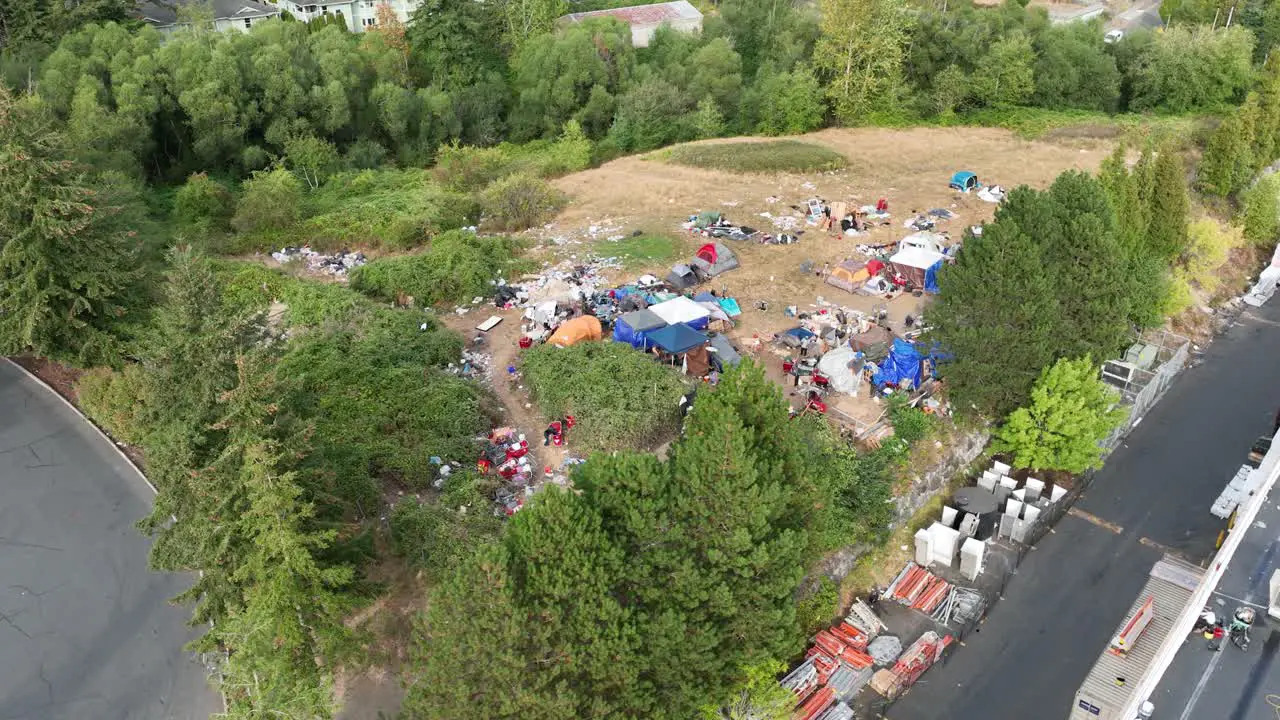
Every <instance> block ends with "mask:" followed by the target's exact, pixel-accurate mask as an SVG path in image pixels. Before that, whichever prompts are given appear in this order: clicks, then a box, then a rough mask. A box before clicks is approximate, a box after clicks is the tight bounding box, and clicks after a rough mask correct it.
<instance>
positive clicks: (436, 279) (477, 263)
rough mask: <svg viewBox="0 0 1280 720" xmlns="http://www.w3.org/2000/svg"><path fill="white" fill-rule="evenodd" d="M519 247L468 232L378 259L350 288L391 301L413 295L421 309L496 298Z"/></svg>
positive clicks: (364, 268)
mask: <svg viewBox="0 0 1280 720" xmlns="http://www.w3.org/2000/svg"><path fill="white" fill-rule="evenodd" d="M515 249H516V244H515V243H514V242H513V241H511V240H509V239H507V238H502V237H480V236H476V235H474V234H472V233H469V232H466V231H465V230H452V231H450V232H447V233H444V234H443V235H439V236H437V237H436V238H435V239H434V240H432V241H431V247H430V248H429V249H428V250H427V251H426V252H422V253H419V254H417V255H402V256H398V257H388V258H382V259H379V260H374V261H373V262H370V263H369V264H367V265H363V266H361V267H358V268H355V269H354V270H352V271H351V275H350V277H351V287H352V288H353V289H355V290H358V291H360V292H362V293H365V294H366V295H370V296H372V297H376V298H379V299H382V300H386V301H388V302H390V301H395V300H397V299H399V297H400V296H401V295H408V296H410V297H412V298H413V299H414V301H415V302H416V303H417V304H419V305H424V306H425V305H434V304H435V303H438V302H448V301H452V302H463V301H466V300H470V299H471V298H473V297H475V296H477V295H481V296H484V295H490V294H492V293H493V285H492V283H493V280H494V279H495V278H496V277H497V276H498V275H499V274H501V273H502V272H503V271H505V270H507V269H509V268H510V267H511V265H512V262H513V260H514V256H515Z"/></svg>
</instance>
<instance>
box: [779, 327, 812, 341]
mask: <svg viewBox="0 0 1280 720" xmlns="http://www.w3.org/2000/svg"><path fill="white" fill-rule="evenodd" d="M783 334H784V335H790V336H791V337H793V338H795V339H797V340H804V339H805V338H811V337H818V336H817V335H816V334H814V333H812V332H809V331H808V330H805V329H804V328H802V327H793V328H791V329H790V330H786V331H784V332H783Z"/></svg>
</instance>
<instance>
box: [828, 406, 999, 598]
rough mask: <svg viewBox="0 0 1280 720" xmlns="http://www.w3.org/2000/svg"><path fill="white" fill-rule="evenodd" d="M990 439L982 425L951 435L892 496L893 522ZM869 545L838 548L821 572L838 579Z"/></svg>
mask: <svg viewBox="0 0 1280 720" xmlns="http://www.w3.org/2000/svg"><path fill="white" fill-rule="evenodd" d="M990 439H991V434H990V433H989V432H987V431H986V430H985V429H983V430H971V431H969V432H964V433H957V434H955V435H953V436H952V438H951V440H952V442H951V444H950V445H949V446H946V447H945V448H944V449H943V455H942V458H941V459H940V460H939V461H938V462H937V463H935V464H934V465H933V466H932V467H931V468H929V469H928V470H926V471H925V472H923V473H920V474H917V475H913V476H912V478H911V485H910V487H908V488H907V491H906V492H905V493H903V494H901V495H899V496H898V497H896V498H894V502H895V504H896V505H897V508H896V511H895V517H894V524H895V525H897V524H899V523H902V522H906V521H907V520H908V519H910V518H911V516H913V515H915V514H916V511H918V510H919V509H920V508H922V507H924V506H925V504H926V503H928V502H929V500H930V499H931V498H933V496H935V495H937V494H938V493H939V492H941V491H942V490H943V489H944V488H945V487H946V486H947V484H948V483H949V482H951V480H952V479H953V478H955V477H956V475H958V474H960V473H962V472H964V471H966V470H968V469H969V465H970V464H972V463H973V461H974V460H976V459H977V457H978V456H979V455H981V454H982V450H983V448H985V447H986V446H987V441H988V440H990ZM872 549H873V546H872V545H869V544H866V543H860V544H857V545H850V546H848V547H845V548H841V549H840V550H837V551H836V552H834V553H832V554H831V556H830V557H828V558H827V559H826V560H825V561H823V563H822V568H821V571H822V574H823V575H826V576H827V577H829V578H831V579H832V580H834V581H835V582H837V583H838V582H840V581H841V580H843V579H844V578H845V576H846V575H848V574H849V573H850V572H852V571H853V566H854V565H855V564H857V562H858V558H860V557H862V556H863V555H864V554H866V553H867V552H868V551H870V550H872Z"/></svg>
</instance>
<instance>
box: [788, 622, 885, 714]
mask: <svg viewBox="0 0 1280 720" xmlns="http://www.w3.org/2000/svg"><path fill="white" fill-rule="evenodd" d="M884 629H885V625H884V623H883V622H881V621H880V618H878V617H877V616H876V614H875V612H873V611H872V610H871V608H870V607H868V606H867V604H866V603H864V602H862V601H861V600H859V601H857V602H856V603H854V606H853V608H852V609H851V610H850V611H849V615H848V616H847V617H846V618H845V619H844V620H843V621H841V622H839V623H837V624H836V625H833V626H831V627H830V628H828V629H826V630H822V631H820V632H818V634H817V635H815V636H814V637H813V638H812V643H813V645H812V647H810V648H809V651H808V652H807V653H806V654H805V661H804V662H803V663H801V664H800V666H799V667H797V668H796V669H795V670H793V671H791V672H790V673H789V674H788V675H787V676H786V677H784V678H782V680H781V685H782V686H783V687H785V688H787V689H788V690H790V691H791V692H793V693H795V696H796V702H797V706H796V711H795V714H794V715H793V717H794V718H796V720H849V719H850V718H852V717H853V710H852V708H850V707H849V704H848V701H849V700H850V699H852V698H853V696H854V695H856V694H858V691H859V690H861V689H862V688H863V687H864V686H866V685H867V683H869V682H871V678H872V672H873V671H874V665H876V664H877V663H876V660H875V659H874V658H873V657H872V656H871V655H870V654H868V652H867V650H868V644H869V642H871V641H872V640H871V639H872V638H875V637H876V635H877V634H878V633H879V632H880V631H881V630H884ZM899 648H901V644H899ZM896 659H897V655H894V656H893V657H892V658H888V659H886V660H884V661H883V662H880V663H879V664H880V665H887V664H888V663H891V662H893V661H894V660H896Z"/></svg>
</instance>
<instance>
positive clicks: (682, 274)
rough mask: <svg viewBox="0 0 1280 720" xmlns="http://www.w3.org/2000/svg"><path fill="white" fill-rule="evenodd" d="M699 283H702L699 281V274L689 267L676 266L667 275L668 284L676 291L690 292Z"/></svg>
mask: <svg viewBox="0 0 1280 720" xmlns="http://www.w3.org/2000/svg"><path fill="white" fill-rule="evenodd" d="M699 282H702V281H701V280H699V279H698V275H697V273H695V272H694V271H693V268H691V267H689V266H688V265H683V264H681V265H676V266H674V267H672V268H671V272H669V273H667V284H668V285H670V286H671V287H673V288H675V289H676V290H688V289H689V288H691V287H693V286H694V285H697V284H698V283H699Z"/></svg>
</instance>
